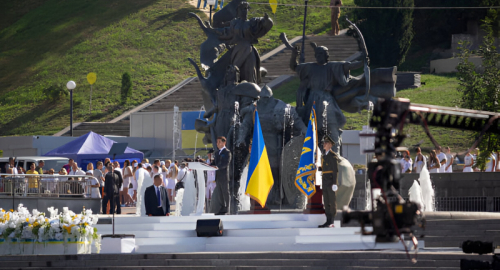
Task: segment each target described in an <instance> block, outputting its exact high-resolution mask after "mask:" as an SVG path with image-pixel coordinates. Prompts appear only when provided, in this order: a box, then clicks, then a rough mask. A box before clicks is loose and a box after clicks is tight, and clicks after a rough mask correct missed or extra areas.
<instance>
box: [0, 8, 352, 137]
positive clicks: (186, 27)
mask: <svg viewBox="0 0 500 270" xmlns="http://www.w3.org/2000/svg"><path fill="white" fill-rule="evenodd" d="M226 2H228V1H226ZM251 2H262V1H261V0H251V1H250V5H251V7H252V8H251V9H250V11H249V17H262V16H263V15H264V12H267V13H268V14H269V15H270V16H271V18H273V19H274V21H275V26H274V27H273V29H272V30H271V31H270V33H268V34H267V35H266V36H264V37H263V38H261V39H259V43H258V44H255V46H256V47H257V49H258V50H259V52H260V53H261V54H262V53H265V52H267V51H269V50H272V49H274V48H275V47H277V46H279V45H281V44H282V43H281V41H280V40H279V38H278V36H279V34H280V33H281V32H286V33H287V34H288V35H289V37H291V38H293V37H295V36H298V35H302V19H303V17H302V16H303V14H304V8H303V7H301V6H298V7H290V6H278V10H277V13H276V15H273V14H271V9H270V6H269V5H260V4H252V3H251ZM329 2H330V0H315V1H314V4H315V5H316V4H317V5H328V4H329ZM342 2H344V5H352V0H347V1H342ZM280 3H286V4H303V1H302V2H301V1H299V2H297V1H296V0H280ZM310 4H311V5H312V2H310ZM189 12H195V13H197V14H198V15H199V16H200V17H201V18H202V19H203V20H208V17H207V16H206V15H205V14H204V13H203V12H201V11H199V10H197V9H196V8H195V7H193V6H191V5H189V3H188V1H186V0H107V1H100V0H65V1H61V0H16V1H0V85H1V86H2V87H0V136H8V135H35V134H36V135H51V134H54V133H56V132H58V131H60V130H61V129H63V128H65V127H66V126H67V125H68V124H69V123H68V121H67V115H68V112H69V102H63V101H64V100H59V101H58V102H53V101H51V100H50V99H48V98H47V96H46V95H45V94H44V93H43V89H44V88H45V87H47V86H50V85H54V84H61V83H64V84H65V83H66V82H67V81H68V80H70V79H71V80H74V81H75V82H76V84H77V87H76V89H75V90H74V91H73V100H74V105H75V109H74V120H75V122H90V121H100V122H103V121H109V120H111V119H113V118H114V117H117V116H119V115H120V114H121V113H123V112H125V111H127V110H130V109H132V108H133V107H135V106H137V105H140V104H142V103H143V102H145V101H147V100H150V99H151V98H154V97H156V96H157V95H158V94H160V93H162V92H164V91H165V90H167V89H169V88H171V87H173V86H174V85H176V84H177V83H179V82H181V81H182V80H184V79H186V78H187V77H189V76H194V75H195V73H194V70H193V67H192V66H191V65H190V64H189V62H188V61H186V58H187V57H191V58H193V59H195V60H197V59H198V58H199V48H200V44H201V43H202V42H203V41H204V40H205V38H206V37H205V35H204V34H203V32H202V31H201V30H200V27H199V25H198V23H197V22H196V20H194V19H192V18H189V17H188V16H187V14H188V13H189ZM349 12H350V10H342V16H344V15H346V14H349ZM307 14H308V17H307V18H308V19H307V28H306V34H308V35H310V34H324V33H327V32H328V31H330V10H329V9H328V8H316V7H309V8H308V11H307ZM340 24H341V28H345V27H346V26H347V24H346V22H345V21H344V20H340ZM90 71H92V72H96V73H97V74H98V76H99V87H98V89H96V87H94V91H93V93H92V97H93V98H92V114H89V113H88V107H89V98H88V97H89V95H90V86H89V85H88V83H87V80H86V75H87V74H88V73H89V72H90ZM125 71H127V72H128V73H129V74H130V76H131V77H133V83H134V84H133V87H132V91H133V94H132V95H130V96H129V97H128V100H127V103H125V104H122V103H121V95H120V94H119V93H117V91H118V89H120V88H121V82H120V78H121V77H122V75H123V73H124V72H125ZM117 78H118V79H117Z"/></svg>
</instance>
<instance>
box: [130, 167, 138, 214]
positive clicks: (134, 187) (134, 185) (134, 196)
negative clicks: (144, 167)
mask: <svg viewBox="0 0 500 270" xmlns="http://www.w3.org/2000/svg"><path fill="white" fill-rule="evenodd" d="M130 165H131V166H132V173H133V174H134V177H132V188H131V190H132V201H133V202H134V204H135V202H136V201H137V178H135V172H136V171H137V160H133V161H132V163H131V164H130Z"/></svg>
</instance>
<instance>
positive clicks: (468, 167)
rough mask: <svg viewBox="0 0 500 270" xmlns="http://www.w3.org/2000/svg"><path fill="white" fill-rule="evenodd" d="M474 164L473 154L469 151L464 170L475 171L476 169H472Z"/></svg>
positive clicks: (465, 158)
mask: <svg viewBox="0 0 500 270" xmlns="http://www.w3.org/2000/svg"><path fill="white" fill-rule="evenodd" d="M472 165H474V159H473V158H472V155H471V154H470V153H469V152H467V154H466V155H465V157H464V169H463V171H462V172H474V170H472Z"/></svg>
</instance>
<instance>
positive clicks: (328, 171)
mask: <svg viewBox="0 0 500 270" xmlns="http://www.w3.org/2000/svg"><path fill="white" fill-rule="evenodd" d="M334 144H335V142H334V141H333V139H332V138H330V136H328V135H325V136H324V137H323V149H324V150H325V153H323V156H322V157H321V168H320V171H322V178H323V185H322V186H323V203H324V204H325V215H326V222H325V223H324V224H322V225H319V226H318V228H333V227H334V226H333V221H334V219H335V215H336V214H337V203H336V196H335V192H336V191H337V189H338V186H337V185H338V183H337V180H338V171H339V170H338V161H339V160H338V156H337V154H336V153H335V152H334V151H332V147H333V145H334Z"/></svg>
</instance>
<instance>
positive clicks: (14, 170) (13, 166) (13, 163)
mask: <svg viewBox="0 0 500 270" xmlns="http://www.w3.org/2000/svg"><path fill="white" fill-rule="evenodd" d="M9 164H10V167H11V168H12V174H19V173H18V171H17V168H16V161H15V160H14V158H13V157H10V158H9Z"/></svg>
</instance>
